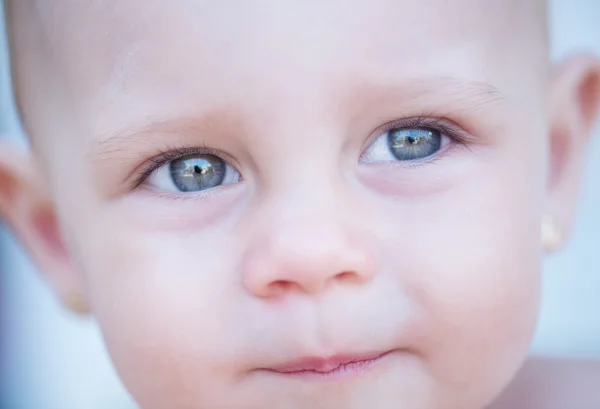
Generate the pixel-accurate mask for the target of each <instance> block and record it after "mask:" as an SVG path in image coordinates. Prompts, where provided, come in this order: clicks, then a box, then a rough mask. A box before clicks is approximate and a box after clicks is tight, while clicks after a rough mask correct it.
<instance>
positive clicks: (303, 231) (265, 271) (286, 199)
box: [242, 169, 375, 297]
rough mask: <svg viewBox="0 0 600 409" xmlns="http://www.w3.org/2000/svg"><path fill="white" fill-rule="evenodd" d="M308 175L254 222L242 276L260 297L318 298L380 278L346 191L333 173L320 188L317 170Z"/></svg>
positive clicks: (269, 201)
mask: <svg viewBox="0 0 600 409" xmlns="http://www.w3.org/2000/svg"><path fill="white" fill-rule="evenodd" d="M312 170H313V171H314V170H315V169H312ZM316 170H317V171H318V169H316ZM326 173H327V172H326ZM304 176H305V177H298V178H297V182H296V183H295V184H293V185H289V184H288V185H287V186H286V187H285V188H281V189H277V191H278V192H279V193H277V194H275V193H273V194H272V195H270V196H268V197H266V198H265V200H264V201H263V203H262V204H261V210H260V212H259V213H260V214H261V216H260V217H256V218H255V220H254V223H253V228H252V230H253V231H254V234H253V237H254V240H251V243H252V244H251V245H250V247H249V248H248V251H247V252H246V254H245V257H244V267H243V272H242V274H243V276H244V277H243V280H244V284H245V286H246V288H247V289H248V290H249V291H250V292H251V293H253V294H255V295H257V296H260V297H270V296H276V295H279V294H282V293H287V292H289V291H300V292H304V293H311V294H312V293H317V292H321V291H324V290H325V289H326V288H328V287H329V286H330V285H331V284H332V283H342V282H343V283H345V284H350V283H352V284H359V283H364V282H365V281H368V280H369V279H370V278H371V277H372V275H373V273H374V268H375V267H374V260H373V255H372V251H371V249H370V246H369V243H368V240H367V238H366V236H365V235H363V234H361V232H360V228H359V226H358V225H357V224H356V223H355V222H354V221H353V220H351V218H349V217H347V215H348V213H349V209H348V208H345V207H346V206H347V205H351V202H347V201H346V197H345V196H346V195H345V186H344V185H343V184H342V183H339V182H340V181H339V180H337V181H336V180H335V177H332V175H331V174H329V175H328V176H326V177H323V174H322V173H321V178H320V179H319V180H317V181H315V182H314V183H313V182H312V180H313V179H312V178H313V177H314V174H313V172H312V171H308V172H307V174H305V175H304ZM344 202H346V204H345V205H343V203H344ZM344 208H345V209H344Z"/></svg>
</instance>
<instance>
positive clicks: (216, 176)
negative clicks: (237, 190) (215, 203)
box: [146, 154, 240, 192]
mask: <svg viewBox="0 0 600 409" xmlns="http://www.w3.org/2000/svg"><path fill="white" fill-rule="evenodd" d="M239 179H240V175H239V173H238V172H237V171H236V170H235V169H233V168H232V167H231V166H230V165H229V164H227V163H226V162H225V161H224V160H223V159H221V158H219V157H217V156H215V155H210V154H193V155H188V156H183V157H181V158H177V159H173V160H171V161H169V162H167V163H165V164H164V165H162V166H161V167H159V168H158V169H157V170H155V171H154V172H153V174H152V175H150V177H148V180H147V182H146V183H148V184H149V185H150V186H152V187H155V188H157V189H160V190H165V191H175V192H199V191H202V190H208V189H212V188H215V187H217V186H220V185H225V184H231V183H236V182H238V181H239Z"/></svg>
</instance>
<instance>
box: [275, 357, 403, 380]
mask: <svg viewBox="0 0 600 409" xmlns="http://www.w3.org/2000/svg"><path fill="white" fill-rule="evenodd" d="M394 352H395V351H394V350H391V351H383V352H381V351H380V352H370V353H364V354H349V355H334V356H330V357H304V358H300V359H296V360H293V361H290V362H287V363H284V364H282V365H277V366H274V367H271V368H265V370H267V371H269V372H272V373H275V374H278V375H281V376H287V377H299V378H316V379H324V380H334V379H340V378H346V377H349V376H354V375H359V374H361V373H365V372H367V371H369V370H370V369H372V368H374V367H375V366H377V365H378V364H380V363H382V362H383V361H384V360H385V359H386V358H387V357H389V356H390V355H391V354H392V353H394Z"/></svg>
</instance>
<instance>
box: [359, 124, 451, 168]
mask: <svg viewBox="0 0 600 409" xmlns="http://www.w3.org/2000/svg"><path fill="white" fill-rule="evenodd" d="M444 139H445V138H444V136H443V135H442V133H441V132H440V131H438V130H436V129H434V128H427V127H414V128H410V127H400V128H392V129H390V130H389V131H387V132H386V133H384V134H383V135H380V136H379V137H378V138H377V139H376V140H375V142H373V143H372V144H371V146H369V148H368V149H367V151H366V152H365V153H364V154H363V159H362V160H363V162H367V163H370V162H389V161H402V162H407V161H415V160H419V159H425V158H428V157H430V156H433V155H435V154H436V153H437V152H438V151H439V150H440V149H441V148H442V145H443V143H444Z"/></svg>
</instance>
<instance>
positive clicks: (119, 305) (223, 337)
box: [81, 220, 239, 408]
mask: <svg viewBox="0 0 600 409" xmlns="http://www.w3.org/2000/svg"><path fill="white" fill-rule="evenodd" d="M123 225H124V224H123V223H115V222H113V223H111V222H109V221H108V220H106V223H103V229H102V230H100V229H97V230H96V232H95V234H94V236H95V243H97V244H96V245H95V246H93V247H90V248H88V249H83V251H86V252H87V254H85V257H83V259H85V260H86V264H85V265H84V266H83V267H84V269H85V271H86V275H87V276H88V281H89V288H90V294H91V298H92V302H93V305H94V310H95V313H96V316H97V319H98V321H99V324H100V326H101V328H102V331H103V335H104V338H105V341H106V344H107V347H108V350H109V352H110V354H111V357H112V359H113V361H114V363H115V366H116V369H117V371H118V372H119V375H120V376H121V377H122V379H123V381H124V383H125V384H126V385H127V387H128V388H129V389H130V391H131V392H132V394H133V395H134V396H136V397H141V398H142V399H148V402H140V403H142V404H143V405H144V404H145V405H144V406H143V407H148V408H156V407H159V408H163V407H184V402H183V401H182V402H181V403H180V404H179V403H177V404H176V400H177V399H182V400H183V399H186V400H185V402H189V400H190V399H192V400H194V401H198V402H201V401H202V399H204V400H205V399H208V397H207V396H206V395H212V396H215V395H216V396H218V393H217V391H218V390H219V389H220V388H221V387H223V380H224V379H227V377H226V376H225V375H227V374H228V373H229V372H231V368H229V367H228V365H229V366H230V365H231V362H234V361H235V360H234V359H233V358H232V357H231V356H230V355H229V353H230V351H234V350H235V348H234V345H229V343H230V342H233V341H234V340H236V339H238V338H239V337H238V336H236V334H235V328H236V326H235V325H234V324H235V323H234V321H232V319H229V318H231V315H232V314H233V308H235V303H233V302H232V301H231V299H232V296H231V293H232V291H236V283H235V281H234V280H232V275H231V274H230V272H231V271H232V268H231V267H228V266H226V265H224V263H225V262H226V261H227V260H231V258H232V257H231V256H232V254H231V246H229V245H228V244H227V243H226V242H225V241H226V239H223V238H221V237H219V236H218V235H215V234H212V235H203V234H198V235H181V234H180V235H175V234H157V233H156V232H155V233H154V234H152V235H150V234H147V233H146V234H141V233H139V232H128V231H127V230H126V229H123V228H122V226H123ZM111 230H114V232H116V231H117V230H118V234H113V233H109V231H111ZM111 237H112V239H111ZM81 242H86V240H82V241H81ZM87 242H88V243H89V242H90V241H89V240H88V241H87ZM228 300H229V301H228ZM217 380H218V382H217ZM199 385H202V387H201V388H200V387H199ZM208 391H210V393H207V392H208ZM201 393H202V394H203V395H204V396H200V394H201ZM162 399H164V401H163V400H162Z"/></svg>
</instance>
